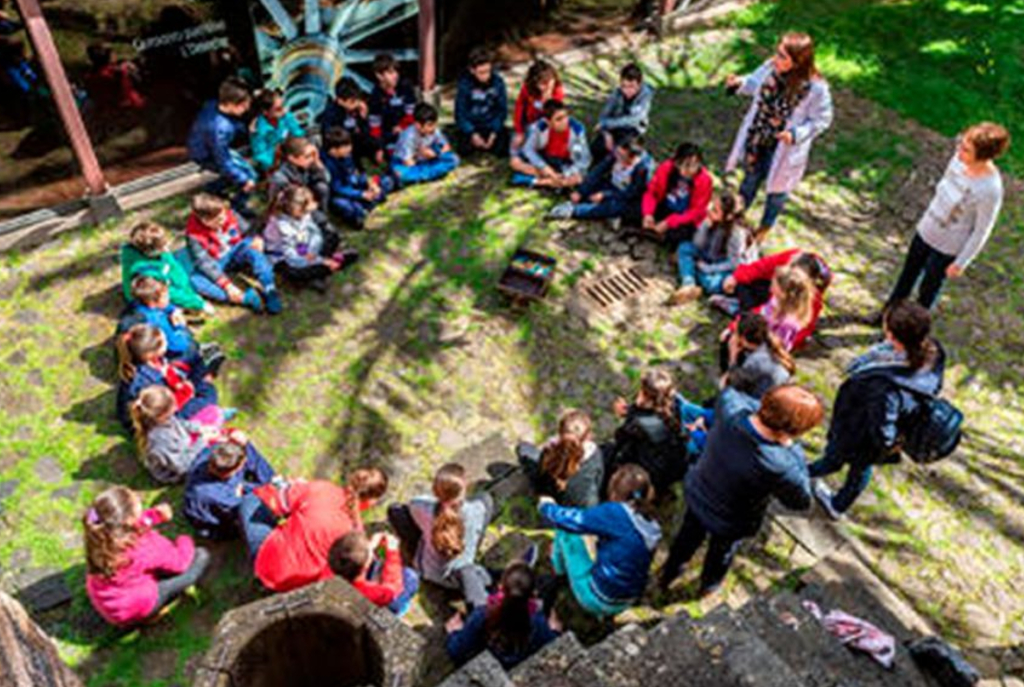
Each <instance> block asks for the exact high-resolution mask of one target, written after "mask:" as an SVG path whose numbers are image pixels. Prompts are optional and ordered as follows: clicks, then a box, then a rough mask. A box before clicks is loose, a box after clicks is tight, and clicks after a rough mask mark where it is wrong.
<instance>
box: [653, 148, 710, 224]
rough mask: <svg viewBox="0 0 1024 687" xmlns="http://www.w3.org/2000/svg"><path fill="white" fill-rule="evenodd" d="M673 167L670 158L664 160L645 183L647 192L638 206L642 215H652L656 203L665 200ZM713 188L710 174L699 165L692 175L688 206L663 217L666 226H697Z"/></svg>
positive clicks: (704, 214) (702, 217) (706, 214)
mask: <svg viewBox="0 0 1024 687" xmlns="http://www.w3.org/2000/svg"><path fill="white" fill-rule="evenodd" d="M674 168H675V163H674V162H673V161H672V160H666V161H665V162H662V163H661V164H660V165H658V169H657V170H655V172H654V177H653V178H652V179H651V183H650V184H648V185H647V192H646V193H644V199H643V201H642V203H641V206H640V209H641V212H642V213H643V215H644V217H650V216H653V215H654V213H655V212H656V211H657V209H658V205H660V204H661V202H662V201H663V200H665V198H666V197H667V196H668V194H669V192H670V191H671V190H672V189H670V188H669V182H670V180H671V179H672V176H673V174H672V172H673V171H674ZM713 189H714V182H713V181H712V179H711V175H710V174H708V170H707V169H706V168H704V167H701V168H700V171H699V172H697V174H696V176H694V177H693V189H692V190H691V191H690V207H689V208H688V209H687V210H686V212H681V213H678V214H675V215H669V216H668V217H667V218H665V223H666V224H668V228H669V229H675V228H676V227H681V226H685V225H687V224H692V225H693V226H694V227H697V226H699V225H700V223H701V222H703V221H704V218H705V217H707V216H708V204H709V203H711V192H712V190H713Z"/></svg>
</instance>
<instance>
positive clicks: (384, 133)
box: [369, 53, 416, 150]
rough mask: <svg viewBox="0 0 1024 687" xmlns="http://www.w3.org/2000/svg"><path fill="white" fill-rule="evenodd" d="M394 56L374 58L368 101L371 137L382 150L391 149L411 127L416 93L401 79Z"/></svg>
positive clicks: (409, 84)
mask: <svg viewBox="0 0 1024 687" xmlns="http://www.w3.org/2000/svg"><path fill="white" fill-rule="evenodd" d="M398 66H399V65H398V60H396V59H395V57H394V55H390V54H388V53H381V54H379V55H377V56H376V57H375V58H373V76H374V79H376V81H377V83H376V84H374V86H373V90H372V91H371V92H370V98H369V111H370V112H369V114H370V117H369V123H370V135H371V136H373V137H374V138H375V139H376V140H377V141H379V142H380V145H381V146H382V147H383V148H384V149H385V150H391V148H392V147H393V146H394V145H395V141H397V140H398V136H399V134H401V133H402V131H404V130H405V129H406V128H407V127H410V126H412V122H413V111H414V110H415V108H416V91H415V90H414V89H413V87H412V84H411V83H409V82H408V81H407V80H406V79H404V78H402V74H401V72H400V71H399V68H398Z"/></svg>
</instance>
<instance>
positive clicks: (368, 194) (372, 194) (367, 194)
mask: <svg viewBox="0 0 1024 687" xmlns="http://www.w3.org/2000/svg"><path fill="white" fill-rule="evenodd" d="M377 193H378V191H374V190H373V187H372V186H371V187H370V188H368V189H366V190H365V191H363V198H364V199H366V200H373V199H374V198H376V197H377Z"/></svg>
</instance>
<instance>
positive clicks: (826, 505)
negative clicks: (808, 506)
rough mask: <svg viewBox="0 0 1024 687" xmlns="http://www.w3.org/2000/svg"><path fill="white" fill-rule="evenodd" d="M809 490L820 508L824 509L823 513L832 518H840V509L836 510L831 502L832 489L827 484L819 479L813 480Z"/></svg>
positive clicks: (841, 516)
mask: <svg viewBox="0 0 1024 687" xmlns="http://www.w3.org/2000/svg"><path fill="white" fill-rule="evenodd" d="M811 491H812V492H813V493H814V499H815V500H816V501H817V502H818V504H819V505H820V506H821V509H822V510H824V511H825V514H826V515H828V517H830V518H832V519H833V520H842V519H843V513H842V511H838V510H836V507H835V506H834V505H833V503H832V498H833V494H832V490H831V489H829V488H828V485H827V484H825V482H824V481H822V480H820V479H816V480H814V484H812V485H811Z"/></svg>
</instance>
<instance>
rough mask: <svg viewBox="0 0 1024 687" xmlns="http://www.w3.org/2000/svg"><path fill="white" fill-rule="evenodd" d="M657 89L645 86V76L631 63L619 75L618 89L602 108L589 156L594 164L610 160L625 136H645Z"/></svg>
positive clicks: (648, 85) (637, 66)
mask: <svg viewBox="0 0 1024 687" xmlns="http://www.w3.org/2000/svg"><path fill="white" fill-rule="evenodd" d="M653 103H654V88H653V87H651V85H650V84H647V83H644V73H643V71H641V69H640V67H639V65H637V64H636V63H635V62H631V63H629V64H627V65H626V66H625V67H623V68H622V71H621V72H620V73H619V87H618V88H616V89H615V90H614V91H612V92H611V95H609V96H608V99H607V100H606V101H605V103H604V107H603V108H601V114H600V115H599V117H598V120H597V126H596V127H595V129H596V131H595V134H596V135H595V136H594V140H593V141H591V143H590V153H591V155H592V156H593V158H594V162H600V161H601V160H603V159H605V158H606V157H608V155H609V153H611V152H612V150H614V148H615V141H616V140H618V139H619V138H621V137H622V136H627V135H631V136H643V135H644V134H646V133H647V126H648V124H649V122H650V116H651V105H652V104H653Z"/></svg>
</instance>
